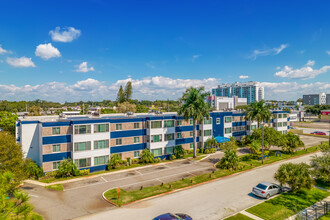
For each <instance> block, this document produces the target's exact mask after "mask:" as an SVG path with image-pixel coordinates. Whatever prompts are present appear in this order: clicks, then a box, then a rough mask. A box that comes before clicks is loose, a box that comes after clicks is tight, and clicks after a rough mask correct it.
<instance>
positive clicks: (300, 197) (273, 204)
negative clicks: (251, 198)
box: [246, 188, 330, 220]
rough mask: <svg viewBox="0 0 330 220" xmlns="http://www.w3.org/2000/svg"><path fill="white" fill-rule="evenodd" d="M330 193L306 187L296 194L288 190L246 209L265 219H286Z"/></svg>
mask: <svg viewBox="0 0 330 220" xmlns="http://www.w3.org/2000/svg"><path fill="white" fill-rule="evenodd" d="M329 194H330V193H329V192H326V191H323V190H320V189H316V188H312V189H310V190H308V189H305V190H303V191H301V192H298V193H296V194H294V193H292V192H287V193H284V194H282V195H279V196H277V197H275V198H273V199H270V200H267V201H265V202H263V203H260V204H259V205H256V206H253V207H252V208H249V209H247V210H246V211H247V212H250V213H252V214H253V215H256V216H258V217H260V218H263V219H265V220H281V219H286V218H288V217H290V216H291V215H294V214H295V213H297V212H300V211H302V210H304V209H305V208H307V207H309V206H311V205H313V204H314V203H316V202H318V201H320V200H322V199H323V198H325V197H327V196H329Z"/></svg>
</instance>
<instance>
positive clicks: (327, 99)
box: [303, 93, 330, 105]
mask: <svg viewBox="0 0 330 220" xmlns="http://www.w3.org/2000/svg"><path fill="white" fill-rule="evenodd" d="M303 104H304V105H330V94H325V93H319V94H310V95H303Z"/></svg>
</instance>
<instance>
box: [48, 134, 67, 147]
mask: <svg viewBox="0 0 330 220" xmlns="http://www.w3.org/2000/svg"><path fill="white" fill-rule="evenodd" d="M70 142H71V135H60V136H49V137H43V138H42V144H43V145H45V144H61V143H70Z"/></svg>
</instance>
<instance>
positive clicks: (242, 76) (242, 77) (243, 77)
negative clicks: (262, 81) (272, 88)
mask: <svg viewBox="0 0 330 220" xmlns="http://www.w3.org/2000/svg"><path fill="white" fill-rule="evenodd" d="M239 78H240V79H247V78H249V76H244V75H241V76H239Z"/></svg>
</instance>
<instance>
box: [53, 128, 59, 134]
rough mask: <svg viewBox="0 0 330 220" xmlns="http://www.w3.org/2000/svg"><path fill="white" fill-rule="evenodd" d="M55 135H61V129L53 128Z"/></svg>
mask: <svg viewBox="0 0 330 220" xmlns="http://www.w3.org/2000/svg"><path fill="white" fill-rule="evenodd" d="M52 133H53V135H57V134H60V127H56V128H53V132H52Z"/></svg>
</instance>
